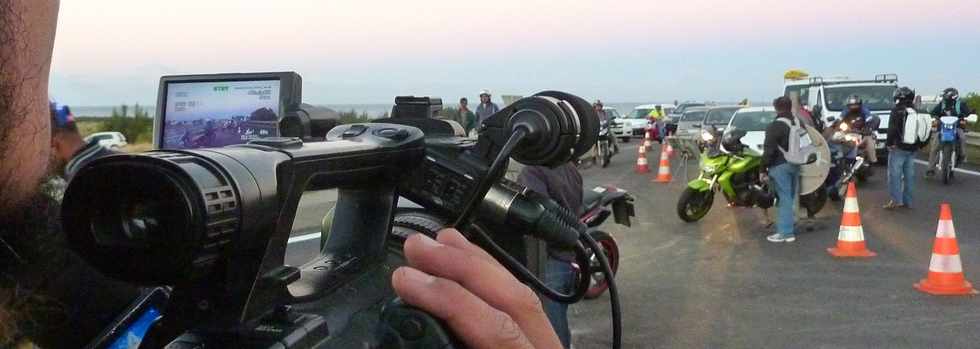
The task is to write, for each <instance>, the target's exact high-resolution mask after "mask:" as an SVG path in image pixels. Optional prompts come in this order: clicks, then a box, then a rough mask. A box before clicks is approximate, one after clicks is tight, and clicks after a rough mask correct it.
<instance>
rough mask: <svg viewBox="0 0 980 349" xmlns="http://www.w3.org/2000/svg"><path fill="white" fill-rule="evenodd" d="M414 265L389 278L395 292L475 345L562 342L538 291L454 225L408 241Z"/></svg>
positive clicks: (528, 345)
mask: <svg viewBox="0 0 980 349" xmlns="http://www.w3.org/2000/svg"><path fill="white" fill-rule="evenodd" d="M405 257H406V259H407V260H408V264H409V265H410V267H400V268H398V269H397V270H395V272H394V274H393V275H392V278H391V283H392V286H394V288H395V293H397V294H398V296H399V297H401V298H402V299H403V300H404V301H405V302H406V303H408V304H411V305H414V306H417V307H419V308H421V309H422V310H425V311H427V312H429V313H430V314H432V315H433V316H435V317H437V318H440V319H442V320H443V321H445V322H446V323H447V324H448V325H449V327H450V329H451V330H452V331H453V333H454V334H455V335H456V337H457V338H459V339H460V340H462V341H463V342H465V343H466V345H467V346H469V347H472V348H561V342H559V341H558V335H557V334H555V331H554V329H552V327H551V323H550V322H548V318H547V316H546V315H545V313H544V310H542V308H541V301H540V300H539V299H538V296H537V295H536V294H535V293H534V292H533V291H532V290H531V289H530V288H529V287H527V286H525V285H524V284H522V283H520V282H519V281H517V279H516V278H514V276H513V275H511V274H510V272H508V271H507V269H505V268H504V267H503V266H502V265H500V263H498V262H497V261H496V260H495V259H493V257H491V256H490V255H489V254H487V252H486V251H483V250H482V249H480V248H479V247H477V246H476V245H474V244H472V243H470V242H469V241H467V240H466V238H465V237H463V235H461V234H460V233H459V232H458V231H456V230H455V229H446V230H443V231H441V232H439V236H438V241H436V240H432V239H431V238H429V237H427V236H425V235H423V234H415V235H412V236H411V237H409V238H408V239H407V240H406V241H405Z"/></svg>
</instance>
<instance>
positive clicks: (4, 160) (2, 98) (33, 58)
mask: <svg viewBox="0 0 980 349" xmlns="http://www.w3.org/2000/svg"><path fill="white" fill-rule="evenodd" d="M57 17H58V1H56V0H0V212H2V211H4V210H5V209H7V208H10V207H12V206H15V205H17V204H19V203H21V202H22V201H23V200H25V199H26V198H28V197H30V196H31V195H33V194H34V191H35V190H36V189H37V187H38V185H37V184H38V183H39V181H40V179H41V178H42V177H43V176H44V173H45V169H46V166H47V161H48V152H49V149H50V137H51V134H50V131H49V128H50V125H49V124H50V122H51V121H50V113H49V112H48V102H47V100H48V73H49V69H50V66H51V51H52V48H53V46H54V34H55V25H56V23H57Z"/></svg>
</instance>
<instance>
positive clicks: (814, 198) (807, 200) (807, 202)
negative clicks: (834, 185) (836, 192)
mask: <svg viewBox="0 0 980 349" xmlns="http://www.w3.org/2000/svg"><path fill="white" fill-rule="evenodd" d="M826 204H827V190H826V189H825V188H823V187H820V188H819V189H817V190H815V191H813V192H812V193H809V194H806V195H803V196H800V205H801V206H803V208H805V209H806V214H807V216H809V217H813V216H816V215H817V213H818V212H820V210H822V209H823V206H824V205H826Z"/></svg>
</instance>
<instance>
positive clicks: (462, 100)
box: [459, 97, 470, 103]
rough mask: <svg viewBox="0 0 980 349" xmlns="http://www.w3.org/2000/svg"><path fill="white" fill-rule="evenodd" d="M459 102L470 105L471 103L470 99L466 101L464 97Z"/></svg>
mask: <svg viewBox="0 0 980 349" xmlns="http://www.w3.org/2000/svg"><path fill="white" fill-rule="evenodd" d="M459 102H460V103H469V102H470V100H468V99H466V97H463V98H460V99H459Z"/></svg>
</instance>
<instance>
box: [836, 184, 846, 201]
mask: <svg viewBox="0 0 980 349" xmlns="http://www.w3.org/2000/svg"><path fill="white" fill-rule="evenodd" d="M847 183H848V182H845V183H841V184H840V185H838V186H837V199H838V200H843V199H844V198H845V197H847Z"/></svg>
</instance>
